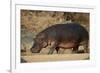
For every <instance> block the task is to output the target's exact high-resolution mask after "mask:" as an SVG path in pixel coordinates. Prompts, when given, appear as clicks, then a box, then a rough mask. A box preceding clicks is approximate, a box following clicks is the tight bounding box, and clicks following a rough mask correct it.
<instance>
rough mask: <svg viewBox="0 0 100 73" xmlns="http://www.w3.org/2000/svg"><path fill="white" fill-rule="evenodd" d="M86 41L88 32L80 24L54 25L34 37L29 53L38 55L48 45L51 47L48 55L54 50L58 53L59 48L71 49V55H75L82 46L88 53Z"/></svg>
mask: <svg viewBox="0 0 100 73" xmlns="http://www.w3.org/2000/svg"><path fill="white" fill-rule="evenodd" d="M88 40H89V35H88V32H87V30H86V29H85V28H84V27H83V26H81V25H80V24H78V23H67V24H56V25H53V26H51V27H48V28H46V29H45V30H43V31H42V32H40V33H39V34H37V35H36V38H35V39H34V45H33V46H32V48H31V51H32V52H33V53H39V52H40V50H41V49H42V48H45V47H47V46H48V45H50V46H51V47H50V51H49V53H48V54H52V53H53V52H54V50H56V51H57V53H58V51H59V48H64V49H68V48H73V50H72V51H73V53H77V52H78V47H79V46H80V45H81V44H83V45H84V52H89V51H88Z"/></svg>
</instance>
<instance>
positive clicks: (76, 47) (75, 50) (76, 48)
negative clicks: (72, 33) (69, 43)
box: [72, 45, 79, 53]
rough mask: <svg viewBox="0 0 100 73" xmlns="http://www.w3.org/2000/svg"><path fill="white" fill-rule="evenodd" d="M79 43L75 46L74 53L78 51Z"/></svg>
mask: <svg viewBox="0 0 100 73" xmlns="http://www.w3.org/2000/svg"><path fill="white" fill-rule="evenodd" d="M78 48H79V45H77V46H75V47H74V48H73V50H72V53H78Z"/></svg>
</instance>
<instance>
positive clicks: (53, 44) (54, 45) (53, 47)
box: [48, 42, 57, 54]
mask: <svg viewBox="0 0 100 73" xmlns="http://www.w3.org/2000/svg"><path fill="white" fill-rule="evenodd" d="M56 47H57V43H56V42H52V43H51V44H50V50H49V52H48V54H53V52H54V50H55V48H56Z"/></svg>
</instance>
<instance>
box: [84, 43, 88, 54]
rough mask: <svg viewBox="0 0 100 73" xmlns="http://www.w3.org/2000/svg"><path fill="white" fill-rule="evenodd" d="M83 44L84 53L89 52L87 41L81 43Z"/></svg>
mask: <svg viewBox="0 0 100 73" xmlns="http://www.w3.org/2000/svg"><path fill="white" fill-rule="evenodd" d="M83 46H84V53H89V48H88V41H87V42H86V43H85V44H83Z"/></svg>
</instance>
